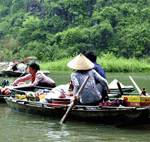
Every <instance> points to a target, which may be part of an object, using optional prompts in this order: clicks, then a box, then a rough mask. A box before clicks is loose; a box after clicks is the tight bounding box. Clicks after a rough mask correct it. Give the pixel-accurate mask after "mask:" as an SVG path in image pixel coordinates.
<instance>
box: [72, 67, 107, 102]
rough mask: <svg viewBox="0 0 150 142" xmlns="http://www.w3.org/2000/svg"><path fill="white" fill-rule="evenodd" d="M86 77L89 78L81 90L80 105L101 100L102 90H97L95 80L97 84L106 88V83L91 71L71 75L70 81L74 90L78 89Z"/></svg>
mask: <svg viewBox="0 0 150 142" xmlns="http://www.w3.org/2000/svg"><path fill="white" fill-rule="evenodd" d="M87 76H90V78H89V80H88V82H87V83H86V85H85V87H84V88H83V90H82V94H81V95H80V97H81V103H83V104H87V103H92V102H96V101H97V100H100V99H101V98H102V94H101V92H102V88H101V89H100V90H99V89H98V88H97V85H96V80H97V81H98V82H99V83H101V84H103V85H102V86H103V87H104V86H105V85H106V86H108V85H107V81H106V80H105V79H104V78H103V77H101V76H100V75H99V74H98V73H97V72H96V71H95V70H94V69H91V70H86V71H77V72H73V73H72V74H71V80H72V81H73V83H74V85H75V88H80V87H81V85H82V84H83V81H84V80H85V78H86V77H87ZM75 94H76V92H75ZM87 95H88V96H87Z"/></svg>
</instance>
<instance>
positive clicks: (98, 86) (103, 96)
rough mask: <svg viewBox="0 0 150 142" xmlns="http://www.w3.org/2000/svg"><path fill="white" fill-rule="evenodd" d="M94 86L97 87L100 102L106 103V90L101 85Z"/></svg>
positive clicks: (107, 98)
mask: <svg viewBox="0 0 150 142" xmlns="http://www.w3.org/2000/svg"><path fill="white" fill-rule="evenodd" d="M96 86H97V89H98V91H99V92H100V93H101V95H102V99H101V100H102V101H108V100H109V97H108V93H107V90H106V88H105V87H104V86H103V85H101V84H100V83H97V84H96Z"/></svg>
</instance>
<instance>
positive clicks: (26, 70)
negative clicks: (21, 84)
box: [20, 69, 28, 77]
mask: <svg viewBox="0 0 150 142" xmlns="http://www.w3.org/2000/svg"><path fill="white" fill-rule="evenodd" d="M27 71H28V69H26V70H25V71H24V72H23V73H22V74H21V75H20V77H22V76H23V75H24V74H25V73H26V72H27Z"/></svg>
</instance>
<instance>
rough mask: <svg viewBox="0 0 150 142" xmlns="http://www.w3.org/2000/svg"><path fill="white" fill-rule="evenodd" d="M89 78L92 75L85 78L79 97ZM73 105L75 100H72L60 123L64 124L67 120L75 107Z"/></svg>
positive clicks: (78, 93)
mask: <svg viewBox="0 0 150 142" xmlns="http://www.w3.org/2000/svg"><path fill="white" fill-rule="evenodd" d="M89 78H90V76H88V77H87V78H86V79H85V81H84V82H83V84H82V86H81V87H80V89H79V91H78V92H77V98H78V97H79V95H80V93H81V91H82V89H83V88H84V86H85V84H86V82H87V81H88V79H89ZM73 106H74V101H72V103H71V105H70V107H69V108H68V109H67V111H66V113H65V114H64V116H63V117H62V119H61V120H60V124H63V123H64V122H65V119H66V118H67V116H68V114H69V112H70V110H71V109H72V108H73Z"/></svg>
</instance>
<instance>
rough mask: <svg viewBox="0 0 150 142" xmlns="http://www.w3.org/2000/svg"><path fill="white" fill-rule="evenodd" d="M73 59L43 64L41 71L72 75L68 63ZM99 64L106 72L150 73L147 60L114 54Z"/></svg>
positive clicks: (98, 60)
mask: <svg viewBox="0 0 150 142" xmlns="http://www.w3.org/2000/svg"><path fill="white" fill-rule="evenodd" d="M71 60H72V58H63V59H60V60H57V61H51V62H41V63H40V68H41V70H50V71H51V72H56V71H69V72H70V73H71V71H72V69H70V68H69V67H68V66H67V63H68V62H69V61H71ZM97 62H98V63H99V64H100V65H101V66H102V67H103V69H104V70H105V71H106V72H149V71H150V64H148V63H149V61H148V60H147V59H140V60H137V59H136V58H130V59H125V58H122V57H120V58H116V57H115V56H114V55H112V54H107V55H106V56H102V57H100V58H99V57H98V58H97Z"/></svg>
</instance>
